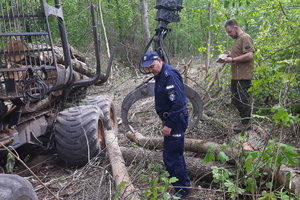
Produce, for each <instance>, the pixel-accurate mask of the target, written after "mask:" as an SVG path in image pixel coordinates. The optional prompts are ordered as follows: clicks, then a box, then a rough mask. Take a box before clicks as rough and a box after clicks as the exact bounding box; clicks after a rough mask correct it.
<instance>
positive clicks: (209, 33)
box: [205, 2, 212, 74]
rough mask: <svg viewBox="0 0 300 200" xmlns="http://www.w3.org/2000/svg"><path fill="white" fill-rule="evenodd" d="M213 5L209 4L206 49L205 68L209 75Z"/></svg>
mask: <svg viewBox="0 0 300 200" xmlns="http://www.w3.org/2000/svg"><path fill="white" fill-rule="evenodd" d="M211 15H212V5H211V2H209V3H208V23H209V24H208V27H209V29H208V31H207V47H206V48H207V49H206V60H205V66H206V68H205V69H206V74H207V73H208V70H209V65H210V51H211V50H210V49H211V35H212V34H211V32H212V31H211V25H212V18H211Z"/></svg>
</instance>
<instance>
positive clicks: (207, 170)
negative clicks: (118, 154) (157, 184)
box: [121, 147, 235, 182]
mask: <svg viewBox="0 0 300 200" xmlns="http://www.w3.org/2000/svg"><path fill="white" fill-rule="evenodd" d="M121 151H122V154H123V158H124V160H125V161H126V164H127V165H131V164H133V163H138V165H139V166H141V167H144V168H146V167H147V166H148V165H149V164H155V163H156V164H157V163H161V164H163V159H162V152H161V151H151V150H146V149H143V148H139V147H130V148H125V147H121ZM185 160H186V166H187V171H188V174H189V177H190V178H191V179H192V180H193V181H194V182H198V181H205V182H212V181H213V176H212V169H211V167H212V166H218V167H224V168H226V169H228V170H229V171H231V172H233V171H235V166H234V165H231V164H223V163H221V162H218V161H213V162H211V163H208V164H206V165H204V164H203V160H202V159H201V158H194V157H187V156H186V157H185Z"/></svg>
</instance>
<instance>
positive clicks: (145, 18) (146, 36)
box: [140, 0, 152, 51]
mask: <svg viewBox="0 0 300 200" xmlns="http://www.w3.org/2000/svg"><path fill="white" fill-rule="evenodd" d="M140 3H141V14H142V25H143V33H144V41H145V46H146V45H147V44H148V42H149V39H150V31H149V21H148V8H147V0H140ZM149 51H152V47H151V46H150V47H149Z"/></svg>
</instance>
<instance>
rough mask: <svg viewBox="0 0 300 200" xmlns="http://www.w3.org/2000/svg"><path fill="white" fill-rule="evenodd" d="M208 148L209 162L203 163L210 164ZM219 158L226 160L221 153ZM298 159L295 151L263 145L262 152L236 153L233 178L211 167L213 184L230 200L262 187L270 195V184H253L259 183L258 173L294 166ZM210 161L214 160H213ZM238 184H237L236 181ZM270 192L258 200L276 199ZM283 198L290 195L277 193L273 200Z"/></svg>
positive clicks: (272, 143) (274, 143)
mask: <svg viewBox="0 0 300 200" xmlns="http://www.w3.org/2000/svg"><path fill="white" fill-rule="evenodd" d="M240 140H241V142H243V140H244V138H242V137H241V138H240ZM234 144H235V143H231V144H230V145H226V144H223V145H222V146H221V150H225V149H226V148H232V147H234ZM211 148H212V147H210V148H209V151H208V152H207V155H209V156H207V155H206V156H207V157H210V159H208V158H207V159H206V161H212V160H214V159H212V156H211V153H212V151H211ZM222 155H223V156H225V157H226V160H228V158H227V156H226V155H225V154H224V153H222ZM298 157H299V154H298V153H297V151H296V149H295V147H293V146H290V145H287V144H283V143H280V142H277V141H275V140H269V142H268V144H267V145H266V147H265V149H264V151H249V152H248V151H247V152H240V153H239V155H237V158H239V159H236V165H237V166H239V167H238V169H239V170H238V173H237V174H234V173H231V172H230V171H228V170H227V169H225V168H223V167H216V166H213V167H212V173H213V178H214V182H216V183H219V184H220V188H221V189H222V190H226V191H227V192H228V193H229V195H230V198H231V199H236V198H238V195H239V194H243V193H244V192H245V191H248V192H251V193H254V192H256V191H257V189H258V188H259V186H260V185H265V186H267V187H268V188H270V191H271V190H272V188H273V183H272V182H271V181H270V180H266V181H265V182H261V183H259V184H258V182H257V180H259V179H261V180H263V177H264V174H263V173H262V169H263V168H268V169H271V170H273V171H274V172H276V171H277V169H279V167H280V166H282V165H285V166H289V165H294V166H296V165H297V164H298ZM213 158H214V157H213ZM217 158H218V159H219V158H221V161H222V162H223V161H224V160H223V157H222V156H220V157H219V156H218V157H217ZM291 176H292V175H291V174H290V175H287V180H286V181H287V182H289V180H288V179H289V177H291ZM237 180H238V181H237ZM274 192H275V191H274ZM274 192H271V193H266V192H264V193H263V197H261V198H262V199H264V198H266V199H268V198H271V199H272V198H273V197H274V198H275V199H276V195H275V193H274ZM287 195H289V197H290V196H293V194H291V193H288V194H287V193H277V196H281V198H285V197H286V196H287Z"/></svg>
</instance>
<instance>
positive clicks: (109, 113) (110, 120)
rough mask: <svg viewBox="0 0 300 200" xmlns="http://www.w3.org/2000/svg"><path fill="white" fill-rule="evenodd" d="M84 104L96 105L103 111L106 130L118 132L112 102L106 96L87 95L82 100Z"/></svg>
mask: <svg viewBox="0 0 300 200" xmlns="http://www.w3.org/2000/svg"><path fill="white" fill-rule="evenodd" d="M82 103H83V104H84V105H97V106H98V107H99V108H100V109H101V110H102V112H103V115H104V122H105V126H106V129H107V130H114V131H115V133H117V132H118V124H117V116H116V111H115V107H114V104H113V102H112V101H111V99H110V98H109V97H106V96H94V97H88V98H86V99H83V100H82Z"/></svg>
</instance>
